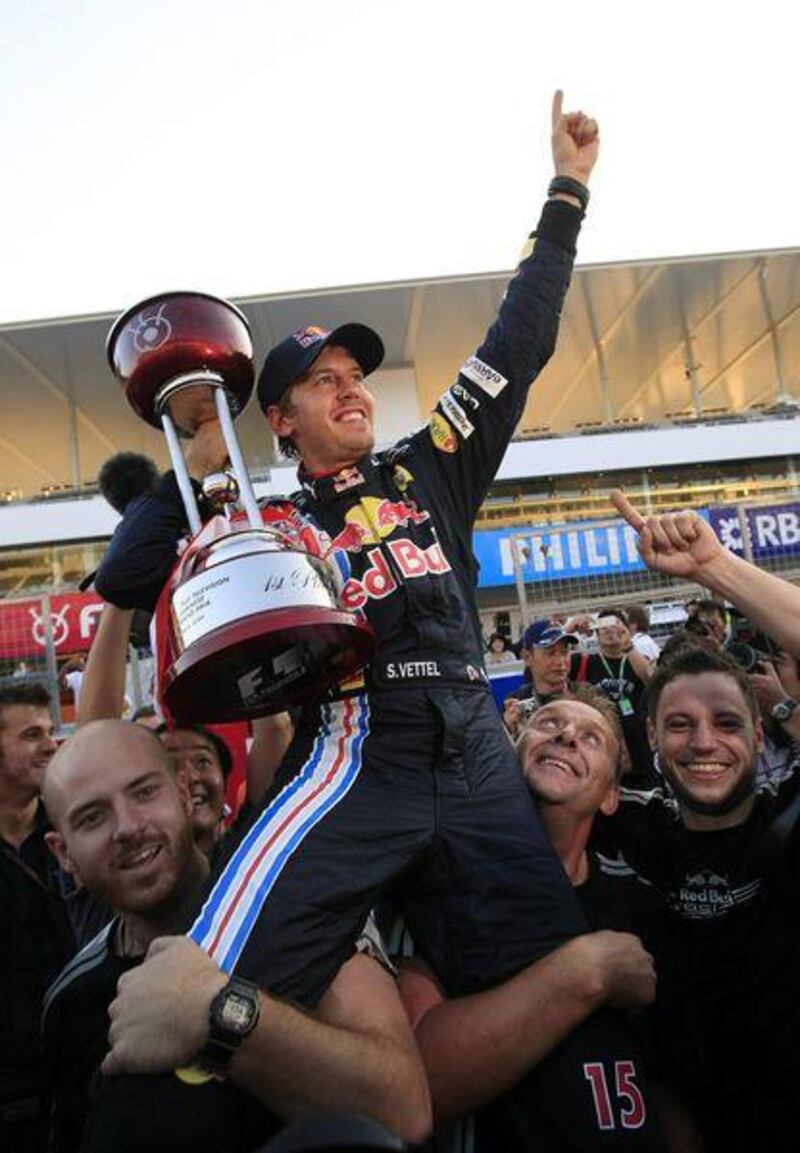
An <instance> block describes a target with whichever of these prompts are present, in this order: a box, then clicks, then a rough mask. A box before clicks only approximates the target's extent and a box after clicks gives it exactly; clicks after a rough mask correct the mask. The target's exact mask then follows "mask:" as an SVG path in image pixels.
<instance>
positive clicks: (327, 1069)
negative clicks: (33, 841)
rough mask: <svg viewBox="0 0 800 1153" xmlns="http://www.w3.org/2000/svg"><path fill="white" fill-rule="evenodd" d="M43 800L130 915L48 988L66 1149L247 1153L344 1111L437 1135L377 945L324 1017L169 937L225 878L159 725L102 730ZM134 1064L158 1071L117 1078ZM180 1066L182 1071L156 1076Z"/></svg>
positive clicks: (342, 973) (67, 749)
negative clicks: (233, 1024) (297, 1125)
mask: <svg viewBox="0 0 800 1153" xmlns="http://www.w3.org/2000/svg"><path fill="white" fill-rule="evenodd" d="M109 748H113V749H114V756H113V757H109V755H108V750H109ZM45 800H46V804H47V807H48V811H49V813H50V815H51V817H52V820H53V823H54V825H55V826H56V830H57V831H54V832H52V833H50V834H48V840H49V843H50V845H51V848H52V849H53V851H54V852H55V853H56V855H57V856H58V859H59V862H60V864H61V865H62V867H63V868H65V869H66V870H68V871H69V872H72V873H74V874H75V875H76V876H77V877H79V878H80V880H81V881H82V882H83V884H84V885H86V886H87V887H88V888H90V889H91V890H92V891H93V892H94V893H95V894H96V895H97V896H98V897H99V898H100V899H102V900H103V901H105V902H106V903H107V905H108V906H109V907H111V908H112V909H114V910H115V911H116V913H117V916H116V917H115V919H114V920H113V921H112V922H111V924H110V925H109V926H107V927H106V928H105V929H104V930H103V931H102V932H101V933H100V934H99V935H98V936H97V937H96V938H95V940H94V941H93V942H91V943H90V944H89V945H87V946H86V947H85V948H84V949H83V950H82V951H81V952H80V953H79V954H78V955H77V957H76V958H75V959H74V960H73V961H72V962H71V963H70V965H69V966H68V967H67V968H66V969H65V970H64V972H63V973H62V974H61V976H60V977H59V978H58V980H57V981H56V982H55V984H54V985H53V986H52V988H51V989H50V991H49V993H48V996H47V1001H46V1008H45V1014H44V1022H43V1033H44V1041H45V1050H46V1053H47V1056H48V1060H49V1064H50V1065H51V1067H52V1069H53V1073H54V1078H55V1086H56V1109H55V1133H54V1142H53V1148H54V1150H55V1153H73V1151H75V1150H77V1149H78V1148H84V1149H87V1150H112V1149H113V1150H115V1151H123V1150H128V1149H137V1150H139V1149H141V1148H142V1141H143V1136H144V1135H145V1134H146V1135H147V1140H148V1141H151V1142H152V1141H153V1140H156V1141H157V1146H158V1148H159V1149H162V1148H163V1149H165V1150H166V1149H169V1150H170V1153H179V1150H181V1149H186V1150H191V1153H202V1151H203V1150H206V1149H207V1150H209V1151H212V1150H213V1151H214V1153H223V1151H230V1153H235V1151H240V1150H242V1151H243V1150H250V1149H253V1148H255V1147H256V1146H258V1145H259V1144H261V1143H262V1142H263V1141H264V1140H266V1139H267V1138H268V1137H269V1136H270V1135H271V1134H272V1133H274V1132H275V1131H277V1130H278V1129H280V1128H281V1127H282V1125H283V1123H284V1121H285V1120H286V1119H288V1118H290V1117H292V1116H293V1115H295V1114H296V1113H298V1112H314V1111H322V1110H329V1109H332V1108H334V1106H335V1107H336V1108H337V1109H344V1110H352V1111H354V1112H362V1113H365V1114H367V1115H371V1116H373V1117H375V1118H376V1119H377V1120H379V1121H381V1122H382V1123H384V1124H386V1125H388V1126H389V1127H391V1128H393V1129H396V1130H397V1131H399V1132H400V1133H401V1135H403V1136H405V1137H407V1138H409V1139H418V1138H421V1137H422V1136H424V1134H425V1131H426V1129H427V1127H428V1124H429V1116H430V1114H429V1104H428V1097H427V1088H426V1086H425V1081H424V1074H423V1071H422V1067H421V1064H420V1062H419V1057H418V1054H417V1052H416V1049H415V1047H414V1045H413V1040H412V1038H411V1035H410V1031H409V1029H408V1026H407V1023H406V1020H405V1016H404V1013H403V1010H402V1006H401V1004H400V1002H399V998H398V997H397V993H396V989H395V986H394V981H393V979H392V977H391V976H390V975H389V974H388V973H387V972H386V971H385V969H384V968H383V967H382V966H381V965H380V964H377V963H376V961H375V960H374V959H373V956H374V955H376V951H375V948H374V947H373V946H371V945H368V942H366V941H363V940H362V942H360V943H359V949H360V951H359V952H358V953H357V954H356V955H355V956H353V957H351V959H350V960H349V961H348V962H346V963H345V965H343V966H342V968H341V969H340V970H339V972H338V974H337V975H336V977H335V979H334V981H333V984H332V985H331V987H330V990H329V994H328V995H326V997H325V998H323V1000H322V1002H321V1003H320V1005H319V1006H318V1007H317V1010H316V1011H315V1013H314V1014H313V1015H310V1014H306V1013H301V1012H300V1011H299V1010H297V1009H295V1008H293V1007H292V1006H290V1005H288V1004H285V1003H283V1002H281V1001H279V1000H277V999H275V998H273V997H271V996H268V995H266V994H264V993H260V992H259V991H258V990H257V989H254V988H252V987H249V986H248V983H246V982H241V984H238V983H237V984H236V985H235V988H231V986H232V985H233V984H234V983H233V982H227V981H226V977H225V974H223V973H221V972H220V970H219V969H218V968H217V966H216V965H215V964H214V962H213V961H212V960H211V959H210V958H209V957H208V956H207V954H205V953H204V952H203V951H202V950H200V949H199V948H198V947H197V946H196V945H194V944H193V943H192V942H190V941H189V940H188V939H187V938H184V937H179V938H165V937H163V936H162V935H163V934H165V933H176V932H180V931H181V930H182V929H183V928H184V927H185V925H186V924H187V922H188V921H189V920H190V919H191V916H192V915H193V913H194V910H195V909H196V907H197V903H198V900H199V897H200V892H201V889H202V887H203V885H204V882H205V880H206V878H207V876H208V871H209V870H208V862H207V861H206V858H205V857H204V856H203V854H202V853H201V852H200V851H199V849H198V848H197V846H196V845H195V844H194V842H193V840H192V835H191V824H190V814H191V808H192V804H191V799H190V796H189V793H188V791H187V789H186V787H185V785H184V784H183V782H181V781H180V780H178V779H177V778H176V776H175V774H174V772H173V770H172V768H171V766H170V763H169V760H168V757H167V755H166V753H165V751H164V750H163V748H162V746H161V745H160V743H159V741H158V738H157V737H155V736H154V734H153V733H151V732H150V731H149V730H148V729H144V728H142V727H141V726H137V725H130V724H125V723H124V722H120V721H101V722H95V723H93V724H90V725H87V726H86V727H85V728H83V729H81V730H79V732H78V733H77V734H76V736H75V737H73V738H72V740H71V741H70V742H68V744H67V745H66V746H64V747H63V748H62V750H60V752H59V753H58V754H57V755H56V757H55V758H54V760H53V762H52V764H51V765H50V767H49V770H48V773H47V777H46V781H45ZM155 938H160V939H159V940H155ZM145 954H147V956H148V964H147V965H146V966H144V965H141V964H140V962H141V960H143V958H144V956H145ZM370 954H371V955H370ZM118 981H119V993H118V992H117V983H118ZM220 993H222V994H224V996H225V997H226V998H230V997H231V996H235V997H236V998H238V1000H237V1001H236V1003H235V1004H234V1005H233V1008H234V1010H239V1009H242V1008H243V1007H247V1009H248V1019H247V1022H246V1024H247V1026H248V1027H247V1030H246V1033H237V1034H236V1035H235V1036H233V1035H228V1034H227V1033H226V1032H225V1030H224V1028H223V1026H225V1024H226V1023H227V1020H228V1019H227V1018H226V1017H224V1016H223V1017H222V1018H221V1020H220V1021H219V1022H218V1021H217V1020H216V1018H215V1017H214V1016H213V1015H212V1013H211V1002H212V1000H214V1001H217V1003H218V1004H219V1002H218V999H217V996H216V995H217V994H220ZM225 1003H226V1004H227V1001H226V1002H225ZM109 1016H110V1018H111V1030H110V1037H109ZM220 1029H222V1031H221V1032H220V1031H219V1030H220ZM109 1043H110V1048H111V1051H110V1052H109ZM170 1045H171V1046H172V1047H173V1050H175V1051H174V1056H172V1055H171V1054H172V1052H173V1050H170V1051H169V1053H168V1054H167V1056H166V1057H165V1047H166V1048H168V1047H169V1046H170ZM175 1046H178V1049H177V1050H176V1049H175ZM181 1046H182V1048H181ZM101 1062H102V1071H103V1073H104V1074H106V1075H105V1076H100V1075H99V1074H98V1073H97V1069H98V1066H99V1065H100V1063H101ZM223 1066H226V1067H227V1068H226V1069H223ZM123 1067H124V1068H126V1069H127V1070H128V1071H136V1072H139V1073H141V1074H142V1076H139V1077H125V1078H118V1077H116V1076H114V1074H115V1073H116V1072H118V1071H120V1070H121V1069H122V1068H123ZM164 1069H176V1072H175V1073H174V1074H170V1075H168V1076H163V1077H158V1078H155V1077H150V1076H147V1075H146V1074H147V1073H153V1072H156V1071H157V1070H159V1071H160V1070H164ZM212 1069H213V1071H214V1073H215V1074H217V1075H222V1074H223V1073H224V1074H225V1076H223V1078H222V1079H218V1076H213V1077H212V1076H211V1074H210V1072H209V1070H212ZM312 1069H313V1074H312V1072H311V1070H312ZM228 1077H229V1079H228ZM87 1116H88V1121H87Z"/></svg>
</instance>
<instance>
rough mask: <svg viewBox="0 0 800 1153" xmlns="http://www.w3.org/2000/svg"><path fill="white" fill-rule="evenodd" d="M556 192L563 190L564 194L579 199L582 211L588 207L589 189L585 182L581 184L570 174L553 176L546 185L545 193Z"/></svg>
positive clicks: (553, 193)
mask: <svg viewBox="0 0 800 1153" xmlns="http://www.w3.org/2000/svg"><path fill="white" fill-rule="evenodd" d="M557 192H563V193H564V195H565V196H574V197H575V199H576V200H579V201H580V204H581V208H582V209H583V211H584V212H585V211H586V209H587V208H588V207H589V189H588V188H587V187H586V185H585V184H581V182H580V180H575V179H573V177H572V176H554V177H553V179H552V180H551V181H550V184H549V186H548V189H547V195H548V196H555V195H556V193H557Z"/></svg>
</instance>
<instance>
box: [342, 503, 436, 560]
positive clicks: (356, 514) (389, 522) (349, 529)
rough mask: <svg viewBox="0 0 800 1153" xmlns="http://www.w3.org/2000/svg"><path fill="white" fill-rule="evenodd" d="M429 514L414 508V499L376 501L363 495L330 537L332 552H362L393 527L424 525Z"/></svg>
mask: <svg viewBox="0 0 800 1153" xmlns="http://www.w3.org/2000/svg"><path fill="white" fill-rule="evenodd" d="M427 520H430V513H427V512H425V511H423V510H420V509H419V508H417V506H416V504H415V503H414V501H406V500H379V499H378V498H377V497H370V496H368V497H365V498H364V499H363V500H362V501H360V502H359V504H357V505H354V506H353V508H351V509H348V511H347V512H346V513H345V525H344V528H343V529H342V530H341V532H338V533H337V534H336V536H335V537H333V539H332V540H331V546H330V547H331V551H333V550H334V549H342V550H343V551H345V552H350V553H356V552H361V550H362V549H363V548H366V547H367V546H368V545H371V544H379V543H380V542H381V541H382V540H383V538H384V537H387V536H391V534H392V533H393V532H394V530H395V529H396V528H407V527H408V525H410V524H423V523H424V522H425V521H427Z"/></svg>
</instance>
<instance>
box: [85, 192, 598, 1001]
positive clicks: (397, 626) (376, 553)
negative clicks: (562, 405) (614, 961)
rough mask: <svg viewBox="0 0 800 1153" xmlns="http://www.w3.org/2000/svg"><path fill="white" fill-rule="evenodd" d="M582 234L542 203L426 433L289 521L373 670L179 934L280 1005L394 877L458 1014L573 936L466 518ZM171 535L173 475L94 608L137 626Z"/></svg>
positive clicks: (549, 327)
mask: <svg viewBox="0 0 800 1153" xmlns="http://www.w3.org/2000/svg"><path fill="white" fill-rule="evenodd" d="M580 220H581V214H580V212H579V210H578V209H576V208H573V207H572V206H571V205H569V204H567V203H564V202H561V201H554V200H551V201H548V202H547V203H546V205H545V207H544V211H543V213H542V217H541V221H540V224H539V226H538V228H537V231H536V239H535V243H534V246H533V251H532V253H531V255H529V256H528V257H527V258H526V259H525V260H523V261H522V263H521V265H520V267H519V270H518V272H517V274H516V276H515V277H514V278H513V280H512V281H511V283H510V284H509V286H508V289H507V292H506V295H505V299H504V300H503V303H502V305H501V307H500V310H499V314H498V316H497V318H496V320H495V321H494V323H493V324H492V326H491V327H490V329H489V331H488V333H487V335H486V338H485V340H484V342H483V343H482V344H481V346H480V347H479V348H478V350H477V352H476V353H475V355H473V356H470V357H469V358H468V359H467V361H466V362H465V364H464V365H463V366H462V368H461V370H460V372H459V374H458V377H457V379H456V381H455V382H454V383H453V384H452V385H451V387H450V388H449V389H448V391H447V392H446V393H445V394H444V395H443V396H442V397H441V398H440V400H439V402H438V404H437V406H436V409H435V411H434V412H433V414H432V416H431V418H430V422H429V423H428V425H426V426H425V427H423V428H422V429H421V430H420V431H418V432H416V433H415V434H414V435H412V436H410V437H408V438H406V439H403V440H401V441H400V442H399V443H398V444H397V445H395V446H394V447H393V448H392V449H390V450H389V451H387V452H384V453H379V454H375V455H371V456H368V457H365V458H364V459H362V460H359V461H357V462H356V463H355V464H354V465H353V466H350V467H349V468H347V469H344V470H342V472H341V473H340V474H337V475H335V476H327V477H324V478H321V479H314V478H312V477H309V476H306V475H305V474H304V473H303V471H302V469H301V473H300V476H301V482H302V490H301V492H300V493H299V494H298V495H297V496H296V497H294V498H292V503H293V505H294V506H295V508H296V509H297V510H298V513H299V514H300V516H301V517H302V518H303V519H304V520H308V521H310V522H311V523H312V524H313V525H314V526H315V527H316V529H317V531H318V532H319V533H320V534H321V536H322V538H323V542H326V541H327V540H330V542H331V543H332V544H333V546H334V555H335V557H336V561H337V563H338V564H339V566H340V568H341V569H342V573H343V576H344V578H345V584H344V592H343V598H342V599H343V602H344V604H345V606H347V607H350V608H352V609H353V610H355V611H359V612H363V613H364V614H365V615H366V617H367V618H368V620H369V621H370V622H371V624H372V626H373V628H374V630H375V633H376V635H377V648H376V653H375V657H374V660H373V661H372V663H371V665H370V667H369V668H368V669H367V670H366V674H365V679H364V680H365V683H364V686H363V688H362V689H361V690H360V691H357V692H355V693H350V694H349V695H345V696H343V697H342V698H341V699H336V700H327V701H324V702H321V703H320V705H319V707H318V708H311V709H307V710H305V712H304V716H303V720H302V723H301V724H300V726H299V731H298V732H297V734H296V736H295V739H294V741H293V744H292V746H291V747H290V749H289V751H288V753H287V756H286V759H285V761H284V764H283V766H282V768H281V772H280V774H279V778H278V781H277V782H276V787H275V788H274V789H273V790H272V792H271V794H270V795H269V797H268V798H267V803H266V804H265V806H264V808H263V809H262V811H261V813H260V814H259V816H258V819H257V820H256V821H255V823H254V824H253V825H252V827H251V829H250V830H249V832H248V833H247V835H246V836H245V837H244V838H243V839H242V841H241V843H240V845H239V847H238V849H237V850H236V852H235V853H234V854H233V856H232V857H231V858H230V860H229V862H228V865H227V867H226V868H225V869H224V870H223V871H222V873H221V875H220V876H219V878H218V880H217V883H216V885H215V887H214V889H213V890H212V891H211V893H210V895H209V897H208V900H207V901H206V904H205V906H204V908H203V911H202V913H201V914H200V916H199V918H198V920H197V922H196V924H195V926H194V927H193V929H192V931H191V935H192V936H193V938H194V939H195V940H196V941H197V942H198V943H200V944H202V945H203V947H204V948H206V949H208V951H209V952H210V953H211V954H212V955H213V956H214V958H215V960H216V961H217V963H218V964H220V966H221V967H222V968H224V969H226V970H232V969H234V968H235V969H236V970H237V971H238V972H241V973H243V974H244V975H245V976H248V977H250V978H252V979H254V980H257V981H259V982H260V983H262V984H263V985H264V986H266V987H268V988H270V989H271V990H273V991H274V992H275V993H278V994H280V995H283V996H289V997H292V998H293V999H295V1000H298V1001H301V1002H306V1003H309V1004H313V1003H315V1002H316V1001H317V1000H318V999H319V997H320V996H321V994H322V992H324V990H325V988H326V987H327V985H328V983H329V982H330V980H331V978H332V976H333V974H335V973H336V972H337V970H338V968H339V967H340V966H341V964H342V963H343V961H344V960H346V958H347V957H348V955H349V954H350V952H351V950H352V942H353V941H354V940H355V939H356V937H357V935H358V931H359V930H360V928H361V925H362V924H363V921H364V918H365V916H366V913H367V911H368V909H369V908H370V907H371V906H372V904H373V903H374V902H375V900H376V899H377V897H378V896H379V894H380V893H381V892H382V891H383V890H385V889H386V887H387V886H388V885H390V883H391V882H393V881H394V880H396V879H397V878H398V877H400V876H402V878H403V881H402V884H401V886H400V892H401V897H400V900H401V905H402V909H403V913H404V915H405V916H406V919H407V921H408V923H409V925H410V927H411V929H412V932H413V934H414V938H415V940H416V941H417V943H418V949H419V951H420V952H421V953H422V954H423V955H424V956H425V958H426V960H427V961H428V962H429V963H430V964H431V965H432V967H433V968H434V969H435V970H436V972H437V973H439V974H440V976H441V978H442V980H443V982H444V984H445V987H446V988H447V989H448V992H449V993H450V994H451V995H456V994H463V993H467V992H471V991H474V990H476V989H480V988H484V987H487V986H490V985H493V984H496V983H497V982H498V981H502V980H503V979H505V978H507V977H509V976H511V975H512V974H513V973H514V972H516V971H518V970H519V969H521V968H522V967H523V966H524V965H525V964H527V963H528V962H530V961H532V960H534V959H536V958H537V957H539V956H542V955H544V954H545V953H548V952H550V951H551V950H552V949H553V948H555V947H556V946H557V945H559V944H560V943H562V942H563V941H564V940H566V939H567V938H569V937H570V936H573V935H575V934H576V933H580V932H582V931H583V930H584V928H585V924H584V920H583V916H582V913H581V911H580V909H579V906H578V902H577V901H576V900H575V898H574V897H573V894H572V892H571V889H570V886H569V884H568V882H567V880H566V877H565V876H564V873H563V870H562V868H561V865H560V863H559V862H558V860H557V859H556V857H555V854H554V853H553V851H552V849H551V847H550V845H549V842H548V840H547V837H546V836H545V834H544V832H543V831H542V828H541V825H540V822H539V819H538V817H537V815H536V812H535V810H534V807H533V804H532V801H531V799H530V796H529V792H528V789H527V787H526V786H525V783H524V781H523V780H522V777H521V774H520V772H519V769H518V767H517V764H516V760H515V757H514V754H513V751H512V749H511V746H510V744H509V742H508V738H507V736H506V734H505V731H504V730H503V727H502V724H501V722H500V719H499V717H498V715H497V710H496V708H495V705H494V703H493V700H492V696H491V693H490V691H489V688H488V684H487V680H486V676H485V672H484V668H483V655H482V651H483V645H482V639H481V631H480V624H479V619H478V614H477V607H476V603H475V595H474V588H475V584H476V575H477V574H476V562H475V560H474V557H473V554H472V529H473V522H474V519H475V516H476V513H477V511H478V509H479V507H480V505H481V502H482V500H483V498H484V496H485V494H486V492H487V489H488V487H489V485H490V484H491V482H492V480H493V478H494V476H495V474H496V472H497V469H498V466H499V464H500V461H501V459H502V456H503V453H504V452H505V449H506V446H507V444H508V442H509V440H510V438H511V435H512V433H513V431H514V428H515V427H516V424H517V422H518V420H519V418H520V416H521V414H522V410H523V407H524V405H525V402H526V399H527V394H528V386H529V384H530V383H531V381H532V380H533V379H534V377H535V376H536V375H537V374H538V373H539V371H540V370H541V369H542V367H543V366H544V365H545V363H546V362H547V360H548V359H549V357H550V355H551V353H552V351H553V348H554V345H555V340H556V333H557V329H558V323H559V316H560V312H561V307H562V302H563V299H564V295H565V293H566V290H567V287H568V284H569V279H570V274H571V270H572V263H573V256H574V247H575V239H576V237H577V232H578V228H579V226H580ZM184 532H185V515H184V512H183V508H182V505H181V503H180V499H179V497H178V494H177V489H176V486H175V482H174V479H173V478H172V477H171V476H168V478H166V480H165V482H164V483H163V484H162V487H161V490H160V491H159V492H158V493H157V494H155V495H151V494H146V495H144V496H142V497H139V498H138V499H137V500H136V501H134V502H132V503H131V505H130V506H129V508H128V510H127V511H126V514H125V517H124V519H123V521H122V523H121V525H120V526H119V527H118V529H117V531H116V533H115V534H114V537H113V540H112V542H111V545H110V547H109V550H108V553H107V554H106V557H105V559H104V561H103V563H102V565H101V567H100V570H99V572H98V575H97V578H96V587H97V590H98V592H99V593H100V594H101V596H103V597H104V598H105V599H107V600H109V601H111V602H112V603H115V604H118V605H120V606H121V607H129V606H132V605H135V606H136V607H142V608H152V607H153V605H154V603H155V600H156V598H157V596H158V594H159V592H160V590H161V587H162V586H163V583H164V581H165V580H166V578H167V575H168V573H169V570H170V569H171V567H172V564H173V563H174V559H175V550H176V544H177V541H178V538H179V537H180V536H181V535H183V533H184ZM267 942H268V947H267V945H266V943H267ZM298 958H301V963H299V962H298Z"/></svg>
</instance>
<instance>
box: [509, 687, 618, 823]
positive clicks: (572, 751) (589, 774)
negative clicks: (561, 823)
mask: <svg viewBox="0 0 800 1153" xmlns="http://www.w3.org/2000/svg"><path fill="white" fill-rule="evenodd" d="M518 756H519V761H520V765H521V766H522V771H523V774H524V776H525V780H526V781H527V782H528V786H529V788H530V790H531V792H532V793H533V794H534V796H535V797H536V799H537V801H538V802H539V804H540V805H541V806H544V809H543V813H545V812H546V809H547V808H550V807H552V808H562V809H565V810H568V811H569V814H570V816H571V817H573V818H574V819H576V820H580V819H583V818H586V817H593V816H594V814H595V813H597V812H598V811H599V812H603V813H606V814H611V813H613V812H614V810H615V809H616V807H617V803H618V801H619V784H618V781H617V766H618V764H619V757H620V743H619V737H618V735H617V734H616V733H615V731H614V730H613V728H612V727H611V724H610V723H609V721H608V720H607V719H606V717H605V716H604V715H603V714H602V713H601V712H600V711H599V710H598V709H596V708H594V707H593V706H591V705H589V704H586V703H585V702H583V701H579V700H569V699H566V700H558V701H550V703H549V704H546V705H542V707H541V708H540V709H537V710H536V712H535V713H534V714H533V716H532V717H531V719H530V720H529V721H528V723H527V724H526V726H525V729H524V732H523V735H522V738H521V740H520V744H519V746H518Z"/></svg>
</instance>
